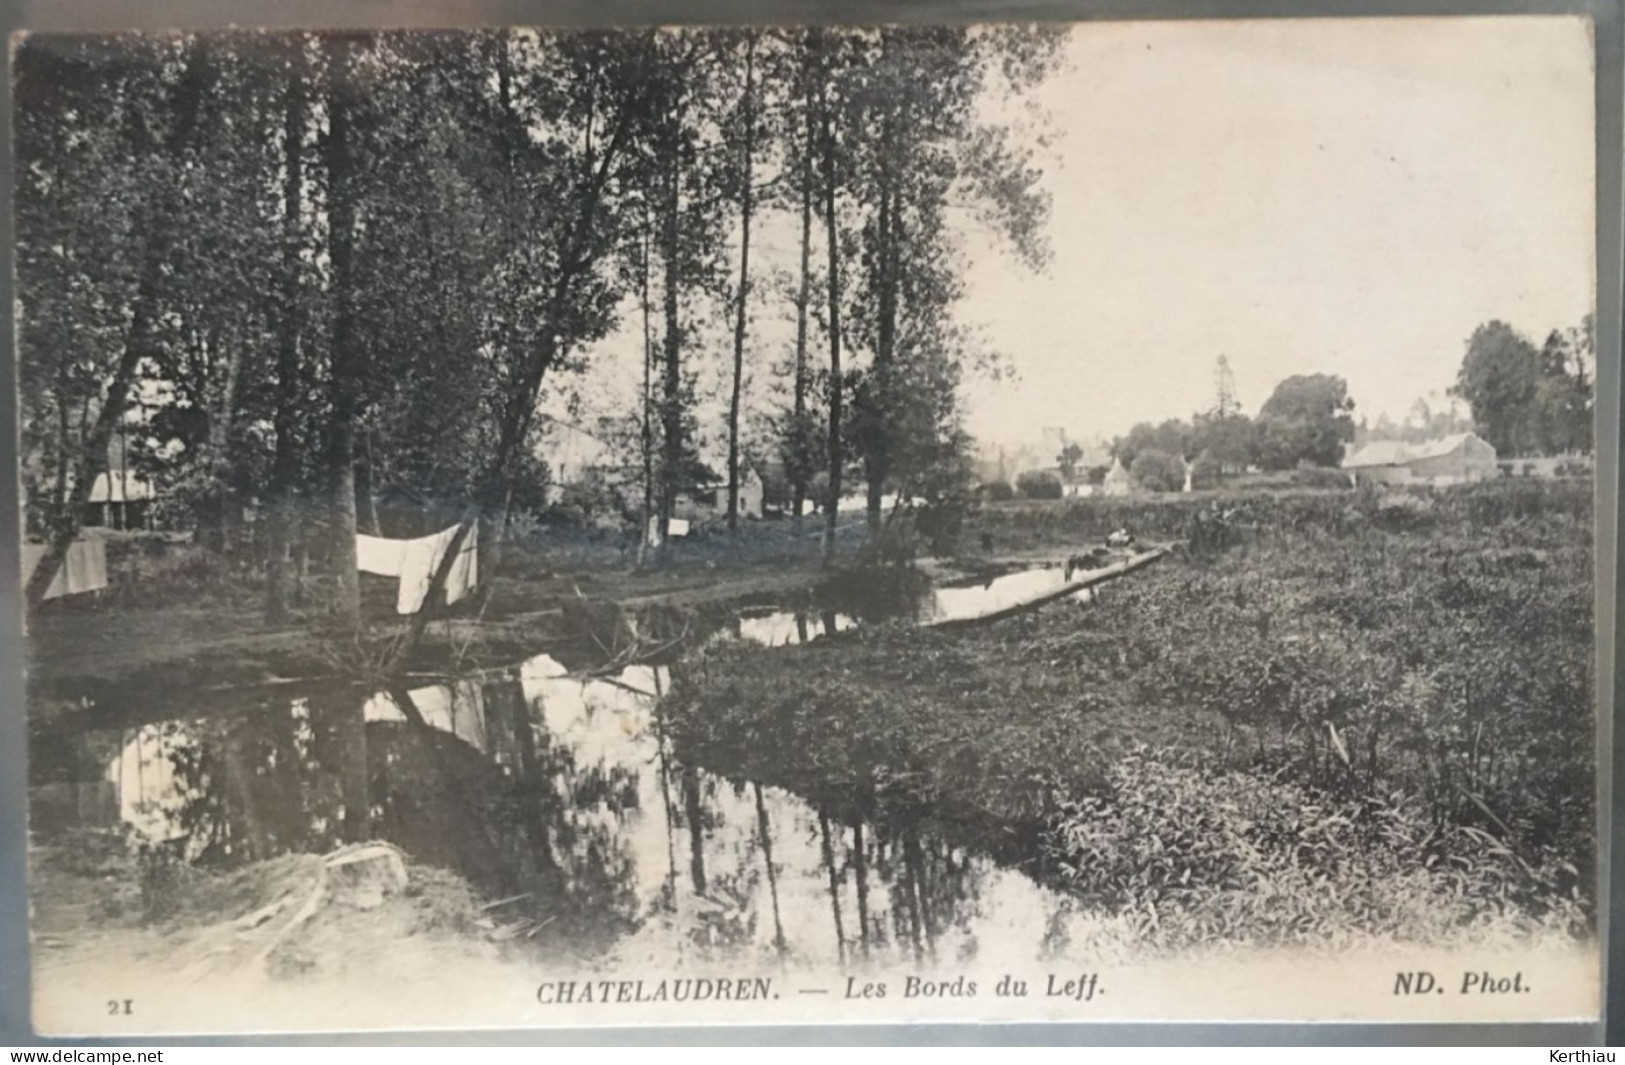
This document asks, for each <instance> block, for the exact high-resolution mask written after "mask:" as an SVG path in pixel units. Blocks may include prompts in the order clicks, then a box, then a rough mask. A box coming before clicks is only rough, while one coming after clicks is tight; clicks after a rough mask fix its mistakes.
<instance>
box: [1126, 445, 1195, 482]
mask: <svg viewBox="0 0 1625 1065" xmlns="http://www.w3.org/2000/svg"><path fill="white" fill-rule="evenodd" d="M1129 474H1130V475H1131V476H1133V478H1134V480H1135V483H1137V484H1138V485H1139V486H1140V487H1141V488H1146V489H1149V490H1151V491H1153V492H1177V491H1179V490H1180V489H1181V488H1183V487H1184V485H1185V464H1184V463H1183V462H1181V461H1180V460H1179V459H1178V458H1176V457H1174V456H1173V455H1170V454H1168V453H1167V452H1166V451H1158V450H1157V449H1156V448H1154V447H1148V448H1146V449H1144V450H1143V451H1141V452H1140V453H1139V454H1137V455H1135V456H1134V463H1133V465H1132V466H1130V467H1129Z"/></svg>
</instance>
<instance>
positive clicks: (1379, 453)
mask: <svg viewBox="0 0 1625 1065" xmlns="http://www.w3.org/2000/svg"><path fill="white" fill-rule="evenodd" d="M1469 439H1472V440H1478V439H1479V438H1478V435H1477V434H1476V433H1451V434H1450V435H1449V436H1441V437H1440V438H1439V439H1437V440H1426V441H1423V442H1422V443H1420V444H1408V443H1406V442H1405V441H1403V440H1373V441H1371V442H1370V443H1369V444H1367V445H1365V446H1364V447H1362V448H1360V449H1359V450H1358V451H1354V452H1352V453H1350V454H1347V455H1344V456H1343V468H1344V469H1355V468H1359V467H1367V466H1403V465H1405V464H1406V463H1408V462H1416V461H1418V460H1421V459H1436V458H1439V457H1441V456H1444V455H1448V454H1450V453H1451V452H1453V451H1455V450H1457V449H1458V448H1460V447H1461V446H1462V445H1463V444H1465V443H1466V442H1467V441H1468V440H1469ZM1479 443H1483V441H1482V440H1479ZM1486 446H1488V445H1486Z"/></svg>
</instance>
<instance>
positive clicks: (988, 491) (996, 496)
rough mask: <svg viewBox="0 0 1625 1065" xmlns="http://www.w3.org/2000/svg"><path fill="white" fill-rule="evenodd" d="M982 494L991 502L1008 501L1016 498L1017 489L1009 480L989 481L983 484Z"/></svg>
mask: <svg viewBox="0 0 1625 1065" xmlns="http://www.w3.org/2000/svg"><path fill="white" fill-rule="evenodd" d="M982 495H983V496H984V497H985V498H986V499H987V501H988V502H989V503H1007V502H1009V501H1010V500H1012V499H1014V498H1016V490H1015V488H1013V487H1012V486H1011V484H1010V482H1009V481H989V482H988V483H987V484H984V485H983V486H982Z"/></svg>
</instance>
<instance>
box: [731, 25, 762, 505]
mask: <svg viewBox="0 0 1625 1065" xmlns="http://www.w3.org/2000/svg"><path fill="white" fill-rule="evenodd" d="M755 71H756V38H755V36H754V35H752V36H750V37H748V38H747V39H746V45H745V101H744V107H745V146H744V152H745V159H744V168H743V171H744V173H743V176H742V178H741V182H740V193H739V230H740V235H739V292H738V294H737V295H738V306H737V307H735V316H734V379H733V395H732V397H731V398H730V399H729V402H728V529H729V531H736V530H737V529H738V528H739V393H740V389H741V387H742V386H743V383H744V376H745V319H746V315H745V305H746V302H747V301H748V300H749V298H750V220H751V209H752V207H753V206H754V203H753V202H752V200H753V197H752V189H751V181H752V167H751V164H752V161H753V160H752V154H753V152H754V150H755V139H756V127H755V121H756V117H755V108H756V102H755V100H754V98H753V96H754V93H755V91H756V89H755Z"/></svg>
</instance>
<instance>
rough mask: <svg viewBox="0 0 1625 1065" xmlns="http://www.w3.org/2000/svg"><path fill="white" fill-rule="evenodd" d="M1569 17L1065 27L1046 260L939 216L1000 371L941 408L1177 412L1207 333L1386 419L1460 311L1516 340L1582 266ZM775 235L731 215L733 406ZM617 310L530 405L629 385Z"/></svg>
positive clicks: (1459, 336) (1447, 341)
mask: <svg viewBox="0 0 1625 1065" xmlns="http://www.w3.org/2000/svg"><path fill="white" fill-rule="evenodd" d="M1589 33H1590V30H1589V24H1588V23H1587V22H1585V21H1584V20H1581V19H1577V18H1568V17H1563V18H1545V17H1530V16H1523V17H1505V18H1474V19H1446V18H1439V19H1426V18H1404V19H1368V20H1343V19H1313V20H1299V21H1251V22H1249V21H1240V22H1237V21H1228V22H1219V21H1213V22H1142V23H1088V24H1080V25H1078V26H1075V27H1073V29H1072V30H1071V33H1070V37H1069V40H1068V41H1067V43H1066V44H1065V49H1064V50H1065V53H1066V55H1065V59H1066V62H1065V63H1064V65H1063V68H1062V69H1061V70H1060V71H1059V72H1058V73H1057V74H1056V76H1054V77H1053V78H1052V79H1050V80H1049V81H1048V82H1046V83H1045V84H1044V85H1043V86H1042V87H1041V88H1040V89H1039V90H1037V92H1036V93H1035V94H1033V95H1032V96H1031V97H1029V98H1028V100H1027V101H1026V104H1027V106H1029V107H1031V108H1034V109H1036V110H1037V111H1038V112H1039V113H1041V114H1044V115H1046V116H1047V118H1046V119H1045V121H1044V123H1043V127H1044V128H1045V129H1047V131H1048V133H1049V134H1050V135H1051V140H1050V147H1049V148H1048V149H1046V150H1045V152H1044V154H1043V155H1042V156H1041V158H1040V165H1041V167H1042V169H1043V172H1044V173H1043V183H1044V186H1045V187H1046V188H1047V189H1048V191H1049V193H1050V195H1051V197H1052V198H1053V211H1052V215H1051V218H1050V226H1049V233H1050V244H1051V247H1052V251H1053V256H1052V259H1051V261H1050V262H1049V264H1048V266H1047V267H1046V268H1045V269H1044V270H1042V271H1041V272H1037V273H1034V272H1032V271H1029V270H1028V269H1026V268H1025V267H1023V266H1022V265H1021V264H1020V263H1019V262H1018V261H1017V260H1016V259H1015V257H1014V256H1013V255H1012V254H1011V253H1010V252H1009V251H1008V250H1007V249H1006V248H1005V247H1004V246H1003V245H1002V243H1001V242H1000V240H999V239H998V238H997V237H996V236H995V235H994V234H992V233H991V232H990V231H987V230H985V229H980V228H978V227H977V224H976V223H975V221H974V219H973V218H972V217H971V215H970V214H969V213H968V212H959V213H958V214H957V215H956V216H955V217H956V219H957V221H955V223H954V224H955V225H956V226H957V227H959V228H958V232H957V236H958V238H959V240H960V242H961V244H962V247H963V250H964V254H965V260H966V264H967V275H966V280H967V283H968V284H967V292H966V297H965V299H964V300H963V301H962V303H961V305H960V306H959V308H958V310H957V312H956V314H957V317H958V318H959V319H960V320H961V321H962V322H963V323H965V324H967V325H970V326H973V327H975V328H977V329H978V330H979V331H980V332H981V333H982V335H983V336H984V338H985V341H986V344H987V346H988V347H990V348H992V349H993V350H995V351H998V352H1001V353H1003V354H1004V355H1005V356H1006V357H1007V365H1008V366H1009V368H1010V369H1011V370H1013V371H1014V373H1013V374H1010V375H1007V376H1006V377H1005V378H1004V379H1001V380H997V381H994V380H991V379H987V378H972V379H970V381H969V382H968V384H967V387H966V390H965V396H964V399H965V413H966V424H967V427H968V428H969V429H970V430H971V431H972V433H973V434H974V435H975V436H976V437H977V438H978V440H979V441H980V443H981V445H982V446H983V447H984V448H987V449H989V450H991V449H993V448H996V447H998V446H1001V445H1006V446H1014V447H1020V446H1022V445H1026V444H1031V443H1034V442H1036V441H1037V439H1038V438H1039V436H1040V431H1041V430H1042V429H1043V428H1050V427H1053V428H1061V429H1064V430H1065V431H1066V432H1067V433H1068V434H1069V435H1070V436H1071V437H1072V438H1074V439H1092V438H1096V437H1100V438H1105V439H1110V438H1111V437H1113V436H1117V435H1120V434H1122V433H1124V432H1126V431H1127V430H1128V429H1129V428H1130V427H1131V426H1132V425H1134V424H1135V423H1136V422H1140V421H1148V420H1149V421H1161V420H1163V419H1165V418H1170V417H1179V418H1184V417H1189V416H1190V415H1191V414H1193V413H1195V412H1196V411H1199V410H1207V409H1210V408H1211V407H1213V406H1214V403H1215V396H1216V374H1215V368H1216V363H1217V359H1218V357H1219V356H1220V355H1224V356H1226V357H1227V358H1228V359H1229V362H1230V366H1231V369H1232V371H1233V373H1234V376H1235V383H1236V389H1237V394H1238V397H1239V399H1240V401H1241V403H1242V406H1243V409H1244V410H1245V411H1247V412H1248V413H1250V414H1251V413H1256V412H1257V410H1258V408H1259V406H1260V405H1261V404H1262V403H1263V401H1264V400H1265V399H1266V398H1267V397H1268V395H1269V392H1270V390H1271V389H1273V388H1274V386H1275V384H1276V383H1277V382H1279V381H1280V380H1281V379H1283V378H1285V377H1287V376H1290V375H1292V374H1300V373H1332V374H1339V375H1341V376H1342V377H1344V378H1345V379H1346V380H1347V381H1348V384H1349V392H1350V395H1351V396H1352V397H1353V399H1354V401H1355V404H1356V416H1357V417H1360V416H1364V417H1367V418H1369V419H1370V420H1371V421H1373V422H1375V421H1376V420H1377V418H1378V416H1379V415H1380V414H1383V413H1387V414H1388V415H1389V416H1390V417H1392V418H1394V419H1395V420H1396V421H1397V420H1403V418H1404V417H1405V415H1406V414H1407V412H1409V411H1410V409H1411V408H1412V406H1413V405H1414V404H1415V402H1416V401H1417V399H1419V398H1427V399H1428V401H1429V402H1430V404H1431V405H1433V406H1434V407H1435V409H1437V408H1438V407H1440V406H1442V405H1445V404H1448V403H1449V400H1448V398H1447V397H1446V396H1445V390H1446V389H1447V388H1448V387H1449V386H1450V384H1451V383H1452V382H1453V381H1454V379H1455V374H1456V370H1457V367H1459V365H1460V363H1461V358H1462V354H1463V352H1464V350H1465V345H1466V340H1467V338H1468V336H1470V335H1471V333H1472V331H1473V329H1474V328H1475V327H1476V326H1477V325H1479V324H1480V323H1483V322H1487V321H1489V320H1491V319H1495V318H1500V319H1502V320H1505V321H1507V322H1510V323H1511V324H1512V325H1513V326H1514V327H1516V328H1518V329H1519V330H1521V331H1523V332H1524V333H1526V334H1527V335H1528V336H1530V337H1531V339H1533V340H1534V341H1535V342H1536V343H1539V342H1540V340H1541V339H1543V338H1544V337H1545V335H1546V333H1547V332H1548V331H1550V330H1551V329H1553V328H1565V327H1569V326H1573V325H1577V324H1578V323H1579V322H1580V320H1581V318H1582V316H1584V315H1585V314H1586V313H1588V312H1589V311H1590V310H1591V308H1592V306H1593V302H1594V289H1595V281H1594V277H1595V265H1594V260H1595V253H1594V232H1595V223H1594V221H1593V214H1594V210H1595V208H1594V196H1593V188H1594V163H1593V151H1594V149H1593V115H1592V107H1593V103H1592V101H1593V77H1592V68H1591V46H1590V36H1589ZM798 233H799V229H798V222H797V219H796V217H795V216H794V214H793V212H779V213H778V216H777V217H775V216H773V215H772V214H769V215H766V216H764V217H761V218H759V219H758V222H757V232H756V235H755V237H754V239H753V246H752V262H753V264H754V266H753V270H754V274H753V276H754V280H753V285H754V286H755V287H756V292H757V293H758V296H757V297H755V298H753V303H754V305H755V306H756V308H757V309H756V311H755V312H754V315H753V319H752V322H751V335H750V340H749V352H748V355H749V357H748V362H749V364H750V366H751V367H752V369H751V370H750V372H749V377H748V379H747V381H746V385H745V395H746V407H747V412H749V411H750V410H752V409H755V410H761V409H765V407H766V406H767V405H768V404H769V403H770V402H772V397H771V390H772V388H773V378H772V375H771V374H770V373H769V372H768V371H767V370H766V369H765V367H767V366H768V365H770V364H772V363H773V362H775V361H779V360H783V359H785V358H786V357H787V355H788V352H789V350H790V347H791V337H792V336H793V324H792V322H793V317H792V316H793V311H792V309H791V307H790V304H789V301H788V297H787V296H786V295H784V292H785V288H784V287H783V286H784V285H785V282H786V280H787V276H788V275H793V272H794V268H795V263H796V261H797V254H796V249H797V236H798ZM818 254H820V255H821V254H822V253H821V252H819V253H818ZM775 271H777V272H778V273H779V274H780V275H781V276H780V277H779V278H778V279H777V280H775V279H774V278H773V277H772V276H770V275H771V274H773V272H775ZM769 285H777V286H779V287H778V288H777V289H776V291H778V292H779V296H778V297H777V298H776V300H775V299H763V298H762V294H763V293H764V292H765V291H767V290H766V289H765V288H764V286H769ZM623 312H624V316H623V322H622V328H621V329H619V330H618V331H617V332H616V334H615V335H613V336H611V337H609V338H607V339H606V340H605V341H603V342H602V343H601V344H600V345H598V346H597V348H598V350H597V351H595V352H590V353H588V355H589V357H588V358H587V359H586V360H584V361H586V362H587V363H588V364H589V365H590V366H591V367H592V369H591V371H590V373H588V374H587V375H586V377H585V379H580V378H577V379H568V378H566V379H561V380H560V384H561V385H562V386H564V387H562V388H560V389H559V391H558V392H557V393H556V394H555V395H554V396H553V397H552V399H551V402H549V403H548V407H549V408H550V409H551V410H553V411H554V413H555V414H558V415H560V416H563V417H567V418H573V419H579V422H580V423H587V422H590V421H591V418H592V416H593V415H595V414H599V413H606V412H611V413H613V412H623V413H624V412H625V411H626V410H628V409H632V408H633V407H635V405H636V397H637V395H638V391H639V385H640V382H641V375H642V343H643V338H642V332H641V321H640V319H639V318H638V312H637V310H636V308H635V307H633V306H631V305H630V304H629V305H628V306H626V307H623ZM713 325H714V328H708V329H707V330H706V336H705V337H704V338H703V340H702V342H701V344H702V346H703V347H706V348H708V349H711V348H714V349H716V350H715V351H711V352H709V353H706V352H696V355H697V356H698V357H696V358H695V359H694V360H693V365H696V366H698V367H700V370H701V381H700V387H701V395H702V402H701V406H702V410H701V411H700V429H701V433H702V436H704V437H705V441H704V442H703V445H702V450H704V451H716V450H717V449H718V448H720V447H721V446H722V445H723V439H724V437H723V434H722V432H721V428H722V420H723V413H722V412H723V410H724V407H723V405H722V399H721V397H722V396H723V395H724V394H725V392H726V386H727V377H726V374H727V372H728V370H727V367H728V366H729V364H730V360H729V359H728V358H727V355H728V352H729V350H730V342H729V340H728V328H729V327H731V323H730V322H723V321H721V320H720V319H719V320H718V321H717V322H715V323H713ZM657 333H658V328H657ZM819 343H821V342H819ZM820 350H821V349H820ZM600 356H607V357H600ZM848 357H849V359H856V360H858V361H861V353H849V355H848ZM567 393H569V394H574V395H576V396H577V397H579V399H580V400H581V401H582V405H581V407H580V408H579V409H577V410H573V411H567V408H566V406H565V403H564V398H565V396H566V394H567ZM748 420H749V419H748V417H747V421H748Z"/></svg>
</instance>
